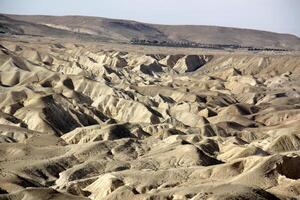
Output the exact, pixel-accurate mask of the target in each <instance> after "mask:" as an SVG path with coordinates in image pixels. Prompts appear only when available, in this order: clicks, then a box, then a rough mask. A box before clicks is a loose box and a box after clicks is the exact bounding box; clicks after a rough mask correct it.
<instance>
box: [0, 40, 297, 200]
mask: <svg viewBox="0 0 300 200" xmlns="http://www.w3.org/2000/svg"><path fill="white" fill-rule="evenodd" d="M299 77H300V57H299V56H296V55H277V56H274V55H262V54H260V55H254V54H247V55H235V54H224V55H222V54H211V53H208V54H201V55H192V54H191V55H165V54H163V52H162V54H141V53H132V52H126V49H124V52H120V51H103V50H101V49H95V48H90V47H89V46H88V45H75V44H64V43H61V44H54V43H53V44H42V43H41V44H38V43H37V44H30V43H17V42H8V41H6V42H4V41H3V42H1V52H0V85H1V86H0V193H2V194H1V195H0V199H13V200H17V199H24V200H25V199H94V200H102V199H173V200H179V199H193V200H198V199H199V200H200V199H233V198H236V199H277V198H278V199H289V198H291V197H299V194H300V182H299V178H300V172H299V170H298V168H299V165H300V136H299V133H300V132H299V131H300V123H299V122H300V98H299V97H300V79H299Z"/></svg>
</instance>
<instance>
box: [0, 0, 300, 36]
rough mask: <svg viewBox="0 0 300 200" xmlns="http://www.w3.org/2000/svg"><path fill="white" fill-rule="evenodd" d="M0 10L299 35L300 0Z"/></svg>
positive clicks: (161, 0)
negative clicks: (237, 28) (236, 28)
mask: <svg viewBox="0 0 300 200" xmlns="http://www.w3.org/2000/svg"><path fill="white" fill-rule="evenodd" d="M0 13H10V14H41V15H87V16H100V17H108V18H118V19H131V20H136V21H141V22H148V23H156V24H191V25H218V26H228V27H239V28H251V29H260V30H267V31H274V32H279V33H291V34H295V35H297V36H300V0H0Z"/></svg>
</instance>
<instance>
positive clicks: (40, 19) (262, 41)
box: [1, 15, 300, 50]
mask: <svg viewBox="0 0 300 200" xmlns="http://www.w3.org/2000/svg"><path fill="white" fill-rule="evenodd" d="M4 17H6V18H5V20H6V21H5V20H4V19H3V18H4ZM7 17H9V18H10V19H9V18H7ZM13 20H18V21H19V22H18V23H15V21H13ZM27 23H28V24H27ZM41 25H43V26H41ZM1 27H2V29H3V27H10V28H7V29H13V30H15V29H17V30H18V31H20V32H18V33H28V32H29V33H32V32H35V31H32V27H34V29H35V30H37V33H40V34H41V35H54V36H57V35H60V36H68V37H74V35H72V36H70V33H74V32H75V33H77V34H78V35H80V37H79V36H78V38H80V39H96V40H102V41H110V40H112V41H117V42H128V41H129V40H131V39H132V38H139V39H156V40H172V41H191V42H201V43H205V44H238V45H242V46H254V47H269V48H287V49H296V50H299V49H300V39H299V38H298V37H296V36H294V35H289V34H279V33H273V32H266V31H258V30H249V29H238V28H227V27H217V26H192V25H172V26H171V25H155V24H146V23H140V22H136V21H128V20H116V19H107V18H100V17H84V16H25V15H5V16H4V15H2V16H1ZM50 28H51V29H50Z"/></svg>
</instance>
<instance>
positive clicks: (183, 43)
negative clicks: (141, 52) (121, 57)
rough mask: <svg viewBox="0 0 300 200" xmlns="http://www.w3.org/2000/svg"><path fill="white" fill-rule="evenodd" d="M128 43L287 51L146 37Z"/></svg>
mask: <svg viewBox="0 0 300 200" xmlns="http://www.w3.org/2000/svg"><path fill="white" fill-rule="evenodd" d="M130 43H131V44H133V45H149V46H166V47H188V48H206V49H217V50H225V49H244V50H248V51H288V50H286V49H274V48H257V47H251V46H241V45H238V44H203V43H197V42H190V41H170V40H162V41H160V40H146V39H136V38H134V39H132V40H130Z"/></svg>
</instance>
